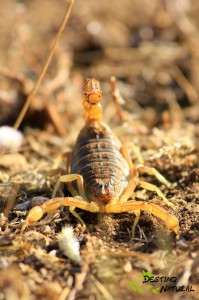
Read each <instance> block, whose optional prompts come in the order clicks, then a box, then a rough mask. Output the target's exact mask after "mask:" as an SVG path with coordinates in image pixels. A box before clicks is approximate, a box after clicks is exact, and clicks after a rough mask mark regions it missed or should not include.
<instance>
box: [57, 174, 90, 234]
mask: <svg viewBox="0 0 199 300" xmlns="http://www.w3.org/2000/svg"><path fill="white" fill-rule="evenodd" d="M74 180H77V187H78V190H79V194H80V196H81V197H83V198H85V194H84V187H83V177H82V176H81V175H79V174H67V175H63V176H60V178H59V179H58V180H57V182H56V184H55V187H54V190H53V194H52V197H55V195H56V193H57V190H58V188H59V185H60V183H61V182H65V183H67V182H71V181H74ZM69 210H70V212H71V213H72V214H73V216H74V217H75V218H77V219H78V220H79V221H80V223H81V224H82V226H83V227H84V228H85V227H86V225H85V223H84V221H83V220H82V218H81V217H80V215H79V214H78V213H77V212H75V207H74V206H71V207H69Z"/></svg>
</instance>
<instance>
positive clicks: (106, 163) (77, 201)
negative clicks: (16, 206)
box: [22, 79, 179, 234]
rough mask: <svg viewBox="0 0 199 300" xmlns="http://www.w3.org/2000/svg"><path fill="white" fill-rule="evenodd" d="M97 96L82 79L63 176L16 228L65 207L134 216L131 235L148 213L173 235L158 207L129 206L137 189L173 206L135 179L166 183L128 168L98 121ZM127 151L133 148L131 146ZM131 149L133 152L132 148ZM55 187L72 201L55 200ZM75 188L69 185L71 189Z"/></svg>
mask: <svg viewBox="0 0 199 300" xmlns="http://www.w3.org/2000/svg"><path fill="white" fill-rule="evenodd" d="M101 94H102V90H101V87H100V84H99V82H98V81H97V80H96V79H87V80H86V82H85V84H84V94H83V107H84V119H85V125H84V127H83V128H82V130H81V131H80V133H79V135H78V137H77V141H76V144H75V145H74V148H73V151H72V154H71V155H69V156H68V157H71V161H70V162H68V165H69V168H68V170H67V172H68V173H69V174H66V175H63V176H60V178H59V179H58V181H57V183H56V185H55V188H54V192H53V198H52V199H50V200H49V201H47V202H45V203H44V204H42V205H40V206H36V207H33V208H32V209H31V210H30V212H29V214H28V216H27V218H26V220H25V223H24V225H23V227H22V232H23V231H24V229H25V228H26V226H27V225H28V224H29V223H32V222H35V221H38V220H39V219H41V217H42V216H43V214H44V213H46V212H48V211H51V210H55V209H57V208H59V207H60V206H62V205H64V206H69V207H70V211H71V212H73V213H74V214H75V215H76V216H77V217H78V218H79V219H80V220H81V218H80V217H79V215H78V214H77V213H75V212H74V208H76V207H78V208H80V209H83V210H86V211H89V212H93V213H121V212H134V213H135V215H136V218H135V221H134V225H133V230H135V226H136V223H137V222H138V219H139V215H140V211H148V212H151V213H152V214H153V215H154V216H156V217H158V218H159V219H161V220H163V221H164V222H165V224H166V226H167V227H168V228H169V229H170V230H173V231H174V232H175V233H176V234H178V231H179V225H178V219H177V218H176V217H175V216H174V215H173V214H170V213H169V212H168V211H167V210H165V209H164V208H162V207H161V206H159V205H156V204H153V203H149V202H147V201H137V200H132V198H133V194H134V190H135V188H136V187H137V186H140V187H142V188H145V189H147V190H150V191H154V192H156V193H157V194H158V196H159V197H161V198H162V199H163V200H164V202H165V203H166V204H167V205H170V206H173V204H172V203H170V202H169V201H168V200H167V198H166V197H165V196H164V195H163V194H162V192H161V191H160V189H159V188H158V187H157V186H155V185H153V184H150V183H147V182H145V181H142V180H140V179H139V173H140V172H144V173H147V174H151V175H154V176H155V177H156V178H157V179H158V180H159V181H160V182H162V183H164V184H166V185H167V186H169V185H170V184H169V182H168V181H167V180H166V179H165V178H164V177H163V176H162V175H161V174H160V173H159V172H158V171H157V170H156V169H155V168H150V167H147V166H145V165H143V164H141V163H140V164H133V162H132V159H131V156H130V153H129V147H131V145H129V144H128V145H122V144H121V142H120V141H119V139H118V138H117V137H116V136H115V134H114V133H113V132H112V131H111V129H110V128H109V127H108V126H107V125H106V124H105V123H104V122H103V121H102V117H103V115H102V107H101ZM132 145H133V144H132ZM132 149H134V148H133V147H132ZM60 182H66V183H67V184H68V188H69V190H70V192H71V193H72V195H73V197H56V198H55V195H56V192H57V190H58V187H59V184H60ZM74 182H75V185H74Z"/></svg>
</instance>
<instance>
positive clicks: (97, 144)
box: [71, 123, 124, 204]
mask: <svg viewBox="0 0 199 300" xmlns="http://www.w3.org/2000/svg"><path fill="white" fill-rule="evenodd" d="M120 146H121V145H120V142H119V141H118V140H117V139H116V137H115V136H114V135H113V134H112V132H111V131H110V130H109V129H108V127H107V126H105V125H104V124H102V123H97V124H96V123H93V124H89V125H85V127H84V128H83V129H82V130H81V132H80V134H79V136H78V139H77V142H76V145H75V147H74V150H73V157H72V163H71V173H77V174H80V175H82V176H83V179H84V189H85V195H86V197H87V198H88V199H89V200H96V201H100V202H101V203H103V204H107V203H110V202H111V200H113V198H114V197H115V196H118V195H120V193H121V192H122V191H121V192H120V190H121V184H118V183H121V181H122V178H123V177H124V165H123V164H122V163H123V157H122V155H121V153H120Z"/></svg>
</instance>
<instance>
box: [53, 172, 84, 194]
mask: <svg viewBox="0 0 199 300" xmlns="http://www.w3.org/2000/svg"><path fill="white" fill-rule="evenodd" d="M75 180H77V187H78V190H79V193H80V196H81V197H83V198H85V196H84V187H83V177H82V176H81V175H79V174H67V175H62V176H60V177H59V179H58V180H57V182H56V184H55V187H54V190H53V193H52V197H55V195H56V193H57V190H58V188H59V185H60V183H61V182H65V183H67V182H71V181H75Z"/></svg>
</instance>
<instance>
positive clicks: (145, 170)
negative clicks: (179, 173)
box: [136, 164, 171, 187]
mask: <svg viewBox="0 0 199 300" xmlns="http://www.w3.org/2000/svg"><path fill="white" fill-rule="evenodd" d="M136 169H137V170H138V171H141V172H143V173H146V174H149V175H154V176H155V177H156V178H157V180H159V181H160V182H161V183H164V184H165V185H166V186H167V187H170V186H171V183H170V182H169V181H168V180H166V178H165V177H164V176H163V175H162V174H160V173H159V172H158V170H156V169H155V168H151V167H147V166H144V165H141V164H140V165H136Z"/></svg>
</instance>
